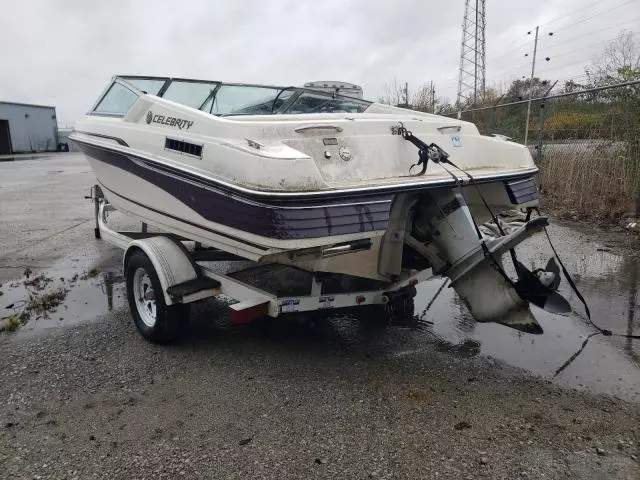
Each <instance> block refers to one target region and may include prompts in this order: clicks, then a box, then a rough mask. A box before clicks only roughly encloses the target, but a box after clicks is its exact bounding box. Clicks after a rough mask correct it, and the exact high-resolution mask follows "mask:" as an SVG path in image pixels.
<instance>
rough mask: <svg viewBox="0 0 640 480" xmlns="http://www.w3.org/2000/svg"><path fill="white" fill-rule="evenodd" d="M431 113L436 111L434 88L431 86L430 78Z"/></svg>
mask: <svg viewBox="0 0 640 480" xmlns="http://www.w3.org/2000/svg"><path fill="white" fill-rule="evenodd" d="M431 113H433V114H435V113H436V89H435V88H434V86H433V80H431Z"/></svg>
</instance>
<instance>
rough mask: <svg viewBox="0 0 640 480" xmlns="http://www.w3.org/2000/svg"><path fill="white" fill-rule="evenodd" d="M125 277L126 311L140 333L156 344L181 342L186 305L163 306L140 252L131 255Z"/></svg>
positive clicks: (155, 279)
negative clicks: (127, 307)
mask: <svg viewBox="0 0 640 480" xmlns="http://www.w3.org/2000/svg"><path fill="white" fill-rule="evenodd" d="M125 275H126V285H127V300H128V301H129V309H130V310H131V315H132V316H133V322H134V323H135V325H136V328H137V329H138V331H139V332H140V334H141V335H142V336H143V337H144V338H146V339H147V340H149V341H150V342H153V343H159V344H163V343H171V342H175V341H178V340H181V339H182V338H183V337H184V336H185V334H186V332H187V330H188V327H189V313H190V312H189V310H190V309H189V305H188V304H175V305H167V304H166V303H165V299H164V294H163V292H162V286H161V285H160V280H159V279H158V274H157V273H156V270H155V268H154V267H153V264H152V263H151V260H149V257H147V255H146V254H145V253H144V252H143V251H141V250H138V251H136V252H134V253H133V254H132V255H131V257H130V258H129V260H128V262H127V265H126V266H125Z"/></svg>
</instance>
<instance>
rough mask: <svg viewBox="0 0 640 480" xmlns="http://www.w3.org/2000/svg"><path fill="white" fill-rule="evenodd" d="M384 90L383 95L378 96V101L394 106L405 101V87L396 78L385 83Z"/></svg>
mask: <svg viewBox="0 0 640 480" xmlns="http://www.w3.org/2000/svg"><path fill="white" fill-rule="evenodd" d="M382 92H383V93H382V95H380V96H379V97H378V103H384V104H385V105H393V106H394V107H397V106H398V105H401V104H404V103H405V101H404V100H405V93H406V92H405V87H404V86H400V84H399V83H398V79H396V78H394V79H393V81H391V82H388V83H385V84H384V85H383V86H382Z"/></svg>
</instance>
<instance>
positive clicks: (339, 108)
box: [282, 91, 371, 113]
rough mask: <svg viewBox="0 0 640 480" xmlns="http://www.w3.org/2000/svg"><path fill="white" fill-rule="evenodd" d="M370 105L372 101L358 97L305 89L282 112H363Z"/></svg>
mask: <svg viewBox="0 0 640 480" xmlns="http://www.w3.org/2000/svg"><path fill="white" fill-rule="evenodd" d="M369 105H371V103H370V102H367V101H364V100H358V99H357V98H350V97H342V96H340V95H335V96H332V95H330V94H324V95H323V94H321V93H315V92H308V91H304V92H302V94H301V95H300V96H299V97H298V98H297V99H296V101H295V102H294V103H293V105H291V106H290V107H289V108H287V110H286V111H285V112H282V113H343V112H346V113H362V112H364V111H365V110H366V109H367V108H369Z"/></svg>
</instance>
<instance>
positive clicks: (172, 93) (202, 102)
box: [119, 77, 371, 116]
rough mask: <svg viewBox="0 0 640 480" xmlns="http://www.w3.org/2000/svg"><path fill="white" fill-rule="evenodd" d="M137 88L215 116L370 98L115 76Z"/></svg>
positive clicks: (320, 108)
mask: <svg viewBox="0 0 640 480" xmlns="http://www.w3.org/2000/svg"><path fill="white" fill-rule="evenodd" d="M119 79H120V80H123V81H125V82H127V83H128V84H130V85H131V86H133V87H135V88H136V89H138V90H141V91H142V93H150V94H153V95H157V96H159V97H162V98H166V99H167V100H172V101H174V102H177V103H181V104H183V105H186V106H188V107H191V108H197V109H199V110H202V111H204V112H207V113H210V114H212V115H218V116H233V115H274V114H303V113H362V112H364V111H365V110H366V109H367V108H369V106H370V105H371V102H368V101H366V100H362V99H360V98H354V97H348V96H345V95H340V94H337V93H331V92H325V91H318V90H313V89H308V88H299V87H272V86H264V85H245V84H227V83H221V82H214V81H205V80H187V79H171V78H149V77H145V78H140V77H119Z"/></svg>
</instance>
